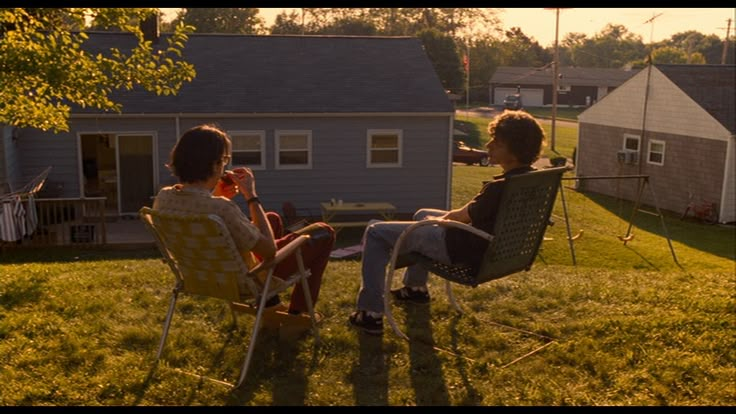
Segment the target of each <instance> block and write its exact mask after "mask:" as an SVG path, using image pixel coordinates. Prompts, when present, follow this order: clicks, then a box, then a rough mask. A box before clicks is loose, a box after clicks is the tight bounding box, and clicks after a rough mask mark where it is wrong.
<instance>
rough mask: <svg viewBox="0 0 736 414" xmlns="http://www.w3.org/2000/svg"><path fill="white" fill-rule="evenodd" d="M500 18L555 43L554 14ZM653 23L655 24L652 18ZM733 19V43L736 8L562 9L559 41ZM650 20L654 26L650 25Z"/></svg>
mask: <svg viewBox="0 0 736 414" xmlns="http://www.w3.org/2000/svg"><path fill="white" fill-rule="evenodd" d="M162 10H164V16H165V17H164V19H165V20H171V19H172V18H173V17H174V16H176V10H178V9H162ZM283 10H287V11H290V10H299V9H282V8H260V9H259V12H260V14H261V16H262V17H263V18H264V19H265V20H266V23H267V25H269V26H270V25H271V24H272V23H273V21H274V19H275V17H276V15H277V14H279V13H280V12H281V11H283ZM502 10H503V11H502V12H501V13H499V14H498V16H499V19H500V20H501V24H502V26H503V28H504V29H510V28H511V27H519V28H521V31H522V32H523V33H524V34H525V35H527V36H529V37H531V38H534V40H536V41H537V42H539V44H540V45H541V46H542V47H548V46H553V45H554V41H555V14H556V13H555V11H554V10H546V9H544V8H539V7H538V8H506V9H502ZM653 17H654V19H653V20H652V18H653ZM729 18H730V19H731V30H730V32H729V39H731V40H733V39H734V33H735V29H734V26H735V25H736V22H734V20H736V8H623V7H622V8H569V9H560V21H559V34H558V41H562V39H564V38H565V36H566V35H567V33H571V32H575V33H584V34H585V35H587V36H588V37H592V36H594V35H595V34H597V33H598V32H600V31H601V30H603V28H604V27H605V26H606V24H608V23H612V24H620V25H623V26H625V27H626V28H627V29H628V30H629V32H632V33H635V34H638V35H640V36H641V37H642V40H643V42H644V43H649V42H659V41H661V40H664V39H669V38H670V37H671V36H672V35H673V34H675V33H680V32H685V31H688V30H695V31H698V32H700V33H703V34H705V35H710V34H715V35H717V36H718V37H720V38H721V39H723V38H724V37H725V36H726V28H727V26H728V19H729ZM650 20H651V22H649V21H650Z"/></svg>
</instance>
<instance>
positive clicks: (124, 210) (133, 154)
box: [116, 135, 154, 214]
mask: <svg viewBox="0 0 736 414" xmlns="http://www.w3.org/2000/svg"><path fill="white" fill-rule="evenodd" d="M116 138H117V149H118V180H117V181H118V196H119V197H118V200H119V202H118V205H119V208H120V210H119V211H120V214H138V210H139V209H140V208H141V207H143V206H150V205H151V197H153V196H154V193H153V189H154V172H153V155H154V154H153V152H154V151H153V148H154V146H153V136H151V135H118V136H117V137H116Z"/></svg>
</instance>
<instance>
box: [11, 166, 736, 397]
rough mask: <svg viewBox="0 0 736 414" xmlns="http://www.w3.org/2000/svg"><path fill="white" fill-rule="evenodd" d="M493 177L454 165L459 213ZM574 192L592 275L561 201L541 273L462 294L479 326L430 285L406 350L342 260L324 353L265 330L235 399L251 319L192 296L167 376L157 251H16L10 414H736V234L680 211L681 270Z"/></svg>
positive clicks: (654, 227)
mask: <svg viewBox="0 0 736 414" xmlns="http://www.w3.org/2000/svg"><path fill="white" fill-rule="evenodd" d="M495 172H497V171H495V170H494V168H493V167H491V168H482V167H477V166H455V167H454V177H453V200H452V204H453V206H459V205H461V204H462V203H463V202H464V201H466V200H467V199H468V198H469V197H471V196H472V195H474V194H475V192H477V190H478V186H479V184H480V181H481V180H485V179H488V177H489V176H490V175H491V174H493V173H495ZM564 194H565V199H566V201H567V206H568V210H569V213H570V226H571V230H572V232H573V233H575V234H577V233H579V232H580V231H581V230H582V236H581V237H579V238H578V239H576V240H575V241H574V242H573V245H574V252H575V256H576V260H577V266H573V265H572V257H571V251H570V248H569V242H568V240H567V238H566V231H565V220H564V212H563V210H562V203H561V202H560V199H559V198H558V202H557V203H556V205H555V210H554V221H555V223H554V225H553V226H551V227H549V229H548V231H547V237H549V238H551V240H547V241H545V242H544V244H543V246H542V250H541V251H540V254H539V256H538V259H537V261H536V263H535V265H534V267H533V268H532V270H531V271H529V272H521V273H518V274H515V275H511V276H508V277H506V278H503V279H500V280H497V281H494V282H491V283H487V284H484V285H481V286H479V287H477V288H475V289H473V288H465V287H458V288H456V289H454V291H455V295H456V297H457V299H458V302H459V303H460V305H461V306H462V308H463V309H464V311H465V314H464V315H458V314H456V313H455V312H454V310H453V309H452V307H451V306H450V305H449V303H448V300H447V298H446V296H445V295H444V289H443V285H444V284H443V283H442V282H441V280H439V279H437V278H434V279H431V282H430V283H431V284H430V292H431V294H432V297H433V300H432V302H431V304H430V305H428V306H417V307H411V306H407V307H401V306H394V316H395V317H396V319H397V322H398V324H399V326H400V327H402V329H403V330H404V331H405V332H407V333H408V335H409V336H410V337H411V338H412V341H411V342H406V341H404V340H403V339H400V338H399V337H397V336H396V335H394V334H393V333H392V332H391V331H390V328H389V327H388V326H386V332H385V333H384V336H383V337H382V338H381V337H370V336H366V335H362V334H359V333H357V332H355V331H353V330H351V329H350V328H349V327H348V326H347V325H346V320H347V317H348V314H349V313H350V312H351V311H352V310H353V308H354V306H355V297H356V293H357V291H358V288H359V285H360V262H359V261H358V260H335V261H332V262H330V264H329V265H328V268H327V270H326V274H325V277H324V284H323V288H322V292H321V295H320V300H319V302H318V304H317V309H318V310H319V311H320V312H322V313H323V314H324V315H325V320H324V321H323V322H322V324H321V330H320V335H321V343H320V344H319V345H318V346H317V345H316V344H315V341H314V337H313V336H311V335H305V336H303V337H302V338H300V339H299V340H297V341H291V342H289V341H281V340H279V338H278V336H277V335H276V334H274V333H270V332H267V331H264V333H263V335H262V336H261V337H260V339H259V341H258V344H257V348H256V351H255V358H254V361H253V363H252V364H251V371H250V373H249V375H248V378H247V379H246V382H245V384H244V385H243V386H242V387H241V388H240V389H238V390H235V391H232V390H230V389H229V388H228V387H227V386H225V385H223V384H222V383H220V382H217V381H228V382H235V381H236V379H237V375H238V373H239V369H240V366H241V364H242V361H243V357H244V356H245V351H246V347H247V340H248V338H249V337H248V330H247V328H248V327H249V326H250V325H251V324H252V322H253V318H252V317H249V316H243V317H240V318H239V322H240V324H239V327H238V328H236V329H234V330H233V329H230V327H231V321H232V320H231V316H230V312H229V310H228V308H227V307H226V306H224V305H223V304H222V303H221V302H219V301H217V300H213V299H205V298H196V297H188V296H183V297H182V298H180V300H179V303H178V306H177V311H176V312H175V314H174V320H173V323H172V327H171V332H170V334H169V339H168V342H167V346H166V349H165V351H164V354H163V358H162V361H161V362H160V364H159V366H158V367H157V368H155V369H154V368H153V361H154V357H155V353H156V348H157V346H158V341H159V339H160V335H161V328H162V324H163V320H164V317H165V315H166V309H167V306H168V302H169V297H170V292H171V287H172V279H173V277H172V276H171V274H170V272H169V270H168V269H167V267H166V266H165V265H164V264H163V263H162V262H161V260H160V259H159V258H158V254H157V252H155V251H153V250H133V251H122V252H104V251H94V250H90V251H75V250H68V249H67V250H65V249H58V250H50V249H47V250H43V251H41V250H22V251H21V250H5V251H3V252H2V253H1V254H2V256H0V257H1V259H2V264H0V367H2V368H1V369H0V384H2V387H0V405H4V406H14V405H62V406H68V405H90V406H96V405H101V406H113V405H125V406H129V405H146V406H147V405H176V406H179V405H215V406H220V405H247V406H251V405H298V406H301V405H345V406H355V405H391V406H402V405H453V406H455V405H457V406H462V405H471V406H472V405H485V406H490V405H507V406H536V405H555V406H561V405H572V406H582V405H592V406H605V405H614V406H629V405H646V406H698V405H715V406H731V405H734V404H736V394H735V393H734V390H736V341H735V339H734V338H736V317H735V315H734V310H735V309H736V306H735V305H736V301H735V300H734V297H735V296H734V292H736V276H735V275H734V269H735V267H734V263H735V262H734V260H735V259H736V258H735V257H734V252H735V251H736V232H735V230H734V227H733V226H720V225H715V226H708V225H701V224H698V223H696V222H693V221H680V220H679V218H677V217H675V216H672V215H669V214H667V215H666V216H665V223H666V228H667V230H668V233H669V235H670V237H671V241H672V246H673V248H674V252H675V253H676V258H677V261H678V262H679V264H680V265H678V264H677V263H676V262H675V260H674V257H673V255H672V252H671V250H670V248H669V243H668V241H667V238H666V237H664V236H663V234H664V233H663V228H662V226H661V223H660V221H659V219H658V218H657V217H653V216H651V215H648V214H638V215H636V216H635V220H634V227H633V228H634V236H635V237H634V238H633V239H632V240H631V241H629V242H627V243H626V244H624V243H623V242H622V241H620V240H619V239H618V237H619V236H621V235H622V234H624V232H625V231H626V228H627V226H628V222H627V220H628V217H629V213H630V212H631V205H630V204H629V203H624V202H621V201H620V200H616V199H613V198H609V197H603V196H597V195H593V194H583V193H578V192H576V191H574V190H572V189H570V188H567V187H566V188H564ZM339 237H340V242H341V243H352V242H354V241H355V239H357V237H359V233H357V234H356V233H355V232H354V233H351V232H349V231H345V232H341V233H340V235H339ZM397 279H398V275H397V277H396V278H395V283H397V284H398V283H399V281H398V280H397Z"/></svg>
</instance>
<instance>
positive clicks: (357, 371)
mask: <svg viewBox="0 0 736 414" xmlns="http://www.w3.org/2000/svg"><path fill="white" fill-rule="evenodd" d="M358 344H359V349H360V351H359V352H360V356H359V358H358V363H357V364H356V365H354V366H353V369H352V371H351V374H350V378H352V380H353V384H354V386H353V390H354V391H353V392H354V396H355V405H358V406H386V405H388V368H387V363H386V360H387V358H388V356H387V355H386V353H385V352H384V349H383V337H382V336H373V335H367V334H364V333H358Z"/></svg>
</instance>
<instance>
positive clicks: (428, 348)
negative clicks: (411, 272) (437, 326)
mask: <svg viewBox="0 0 736 414" xmlns="http://www.w3.org/2000/svg"><path fill="white" fill-rule="evenodd" d="M405 308H406V319H407V323H408V325H409V326H408V336H409V338H410V341H409V358H410V361H411V368H410V370H411V372H410V375H411V383H412V386H413V387H414V392H415V393H416V396H417V401H416V403H417V405H450V396H449V394H448V392H447V385H446V384H445V376H444V373H443V371H442V362H441V361H440V359H439V358H438V355H437V350H436V349H435V343H434V338H433V335H432V324H431V323H432V316H431V314H430V307H429V306H428V305H414V306H412V305H407V306H405Z"/></svg>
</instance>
